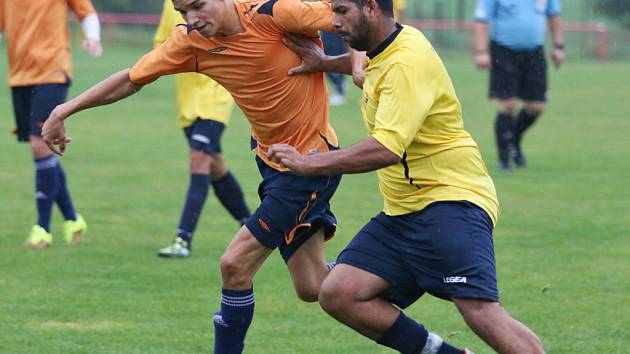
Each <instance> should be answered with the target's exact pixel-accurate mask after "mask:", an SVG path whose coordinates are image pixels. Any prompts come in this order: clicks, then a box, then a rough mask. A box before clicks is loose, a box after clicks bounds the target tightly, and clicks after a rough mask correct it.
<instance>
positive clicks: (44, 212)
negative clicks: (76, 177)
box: [35, 156, 59, 232]
mask: <svg viewBox="0 0 630 354" xmlns="http://www.w3.org/2000/svg"><path fill="white" fill-rule="evenodd" d="M58 164H59V161H58V160H57V158H56V157H55V156H48V157H44V158H42V159H36V160H35V202H36V204H37V224H38V225H39V226H41V227H43V228H44V229H45V230H46V232H50V218H51V215H52V208H53V204H54V202H55V199H56V198H57V192H58V190H59V174H58V173H57V165H58Z"/></svg>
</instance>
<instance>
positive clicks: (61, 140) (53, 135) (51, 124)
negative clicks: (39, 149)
mask: <svg viewBox="0 0 630 354" xmlns="http://www.w3.org/2000/svg"><path fill="white" fill-rule="evenodd" d="M63 118H65V116H64V115H63V105H59V106H57V107H55V109H53V111H52V112H51V113H50V116H49V117H48V119H46V122H45V123H44V127H43V128H42V139H43V140H44V142H45V143H46V145H48V148H49V149H50V150H51V151H52V152H54V153H55V154H57V155H59V156H62V155H63V153H64V152H65V151H66V144H69V143H70V142H71V141H72V139H71V138H70V137H67V136H66V129H65V127H64V124H63Z"/></svg>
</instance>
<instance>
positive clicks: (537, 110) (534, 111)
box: [525, 106, 545, 117]
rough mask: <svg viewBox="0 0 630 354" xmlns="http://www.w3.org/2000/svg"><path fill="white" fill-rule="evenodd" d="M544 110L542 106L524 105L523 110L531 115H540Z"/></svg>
mask: <svg viewBox="0 0 630 354" xmlns="http://www.w3.org/2000/svg"><path fill="white" fill-rule="evenodd" d="M544 110H545V107H544V106H527V107H525V112H527V114H528V115H530V116H532V117H538V116H540V115H541V114H542V113H543V111H544Z"/></svg>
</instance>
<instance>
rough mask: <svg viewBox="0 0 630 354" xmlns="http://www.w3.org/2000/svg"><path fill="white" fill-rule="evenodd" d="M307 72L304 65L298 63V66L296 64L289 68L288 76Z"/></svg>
mask: <svg viewBox="0 0 630 354" xmlns="http://www.w3.org/2000/svg"><path fill="white" fill-rule="evenodd" d="M305 72H307V70H306V66H304V65H300V66H296V67H294V68H291V69H289V74H288V75H289V76H293V75H299V74H303V73H305Z"/></svg>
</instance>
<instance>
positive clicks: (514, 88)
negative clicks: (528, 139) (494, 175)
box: [475, 0, 565, 170]
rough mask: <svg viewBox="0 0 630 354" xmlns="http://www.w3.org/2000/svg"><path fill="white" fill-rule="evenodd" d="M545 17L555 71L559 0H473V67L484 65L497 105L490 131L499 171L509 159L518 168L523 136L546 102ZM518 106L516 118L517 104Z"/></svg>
mask: <svg viewBox="0 0 630 354" xmlns="http://www.w3.org/2000/svg"><path fill="white" fill-rule="evenodd" d="M545 19H547V22H548V24H549V30H550V32H551V38H552V43H553V52H552V55H551V58H552V60H553V63H554V64H555V66H556V67H559V66H560V64H561V63H562V62H563V61H564V57H565V52H564V39H563V35H562V28H561V22H560V1H559V0H477V7H476V10H475V64H476V65H477V67H478V68H479V69H486V68H488V67H490V97H491V98H496V99H497V101H498V103H499V112H498V113H497V117H496V121H495V133H496V139H497V147H498V150H499V168H500V169H503V170H508V169H510V167H511V166H510V162H511V161H510V160H511V159H513V161H514V164H515V165H516V166H517V167H524V166H525V164H526V160H525V156H524V155H523V152H522V150H521V139H522V137H523V133H524V132H525V131H526V130H527V129H528V128H529V127H530V126H531V125H532V124H534V122H535V121H536V118H538V116H540V115H541V114H542V112H543V110H544V108H545V101H546V99H547V62H546V60H545V54H544V50H543V44H544V41H545V29H546V23H545ZM519 99H520V100H522V101H523V107H522V109H521V110H520V112H518V114H516V117H514V116H515V112H516V106H517V103H518V100H519Z"/></svg>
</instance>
